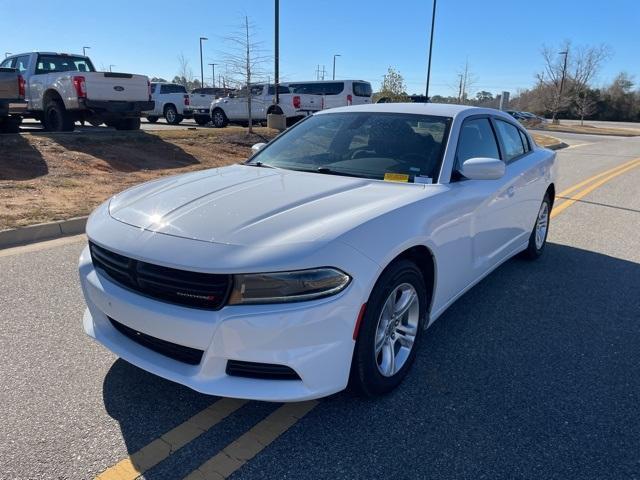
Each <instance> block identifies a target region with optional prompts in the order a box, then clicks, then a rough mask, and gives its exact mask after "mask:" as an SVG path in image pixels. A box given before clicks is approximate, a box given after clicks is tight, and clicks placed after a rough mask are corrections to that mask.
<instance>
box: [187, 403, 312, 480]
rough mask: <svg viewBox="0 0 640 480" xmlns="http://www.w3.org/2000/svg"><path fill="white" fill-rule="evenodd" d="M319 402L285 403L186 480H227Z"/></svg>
mask: <svg viewBox="0 0 640 480" xmlns="http://www.w3.org/2000/svg"><path fill="white" fill-rule="evenodd" d="M318 403H319V402H318V401H316V400H311V401H308V402H298V403H286V404H284V405H283V406H281V407H280V408H278V409H277V410H275V411H274V412H272V413H271V414H270V415H269V416H267V418H265V419H264V420H262V421H261V422H259V423H257V424H256V425H255V426H254V427H253V428H252V429H251V430H249V431H247V432H246V433H245V434H244V435H242V436H241V437H239V438H238V439H237V440H234V441H233V442H231V443H230V444H229V445H227V446H226V447H224V448H223V449H222V450H221V451H220V452H218V453H217V454H216V455H214V456H213V457H211V458H210V459H209V460H207V461H206V462H204V463H203V464H202V465H200V466H199V467H198V468H197V469H195V470H194V471H193V472H191V473H190V474H189V475H187V476H186V477H185V479H184V480H222V479H225V478H227V477H228V476H230V475H231V474H232V473H233V472H235V471H236V470H238V469H239V468H240V467H242V466H243V465H244V464H245V463H247V462H248V461H249V460H251V459H252V458H253V457H255V456H256V455H257V454H258V453H260V452H261V451H262V450H263V449H264V448H265V447H267V446H268V445H269V444H270V443H271V442H273V441H274V440H275V439H276V438H278V437H279V436H280V435H282V434H283V433H284V432H286V431H287V430H288V429H289V428H291V427H292V426H293V425H294V424H295V423H296V422H297V421H298V420H300V419H301V418H302V417H304V416H305V415H306V414H307V413H309V412H310V411H311V410H313V408H315V406H316V405H318Z"/></svg>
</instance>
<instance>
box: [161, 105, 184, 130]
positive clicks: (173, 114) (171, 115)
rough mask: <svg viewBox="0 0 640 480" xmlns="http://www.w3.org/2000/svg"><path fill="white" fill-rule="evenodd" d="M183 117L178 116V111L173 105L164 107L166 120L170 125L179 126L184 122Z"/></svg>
mask: <svg viewBox="0 0 640 480" xmlns="http://www.w3.org/2000/svg"><path fill="white" fill-rule="evenodd" d="M183 118H184V117H183V116H182V115H178V110H177V109H176V107H175V106H173V105H167V106H166V107H164V119H165V120H166V121H167V123H168V124H169V125H179V124H180V122H182V120H183Z"/></svg>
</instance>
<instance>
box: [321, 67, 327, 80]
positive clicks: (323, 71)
mask: <svg viewBox="0 0 640 480" xmlns="http://www.w3.org/2000/svg"><path fill="white" fill-rule="evenodd" d="M326 73H327V71H326V70H325V68H324V65H322V81H324V76H325V74H326Z"/></svg>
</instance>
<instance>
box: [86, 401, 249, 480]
mask: <svg viewBox="0 0 640 480" xmlns="http://www.w3.org/2000/svg"><path fill="white" fill-rule="evenodd" d="M246 403H247V401H246V400H237V399H233V398H222V399H220V400H218V401H217V402H215V403H213V404H211V405H209V406H208V407H207V408H205V409H204V410H202V411H200V412H199V413H197V414H195V415H194V416H193V417H191V418H190V419H188V420H187V421H185V422H183V423H181V424H180V425H178V426H177V427H175V428H174V429H172V430H169V431H168V432H167V433H165V434H164V435H162V436H161V437H159V438H156V439H155V440H153V441H152V442H151V443H149V444H147V445H145V446H144V447H142V448H141V449H140V450H138V451H137V452H135V453H133V454H132V455H130V456H129V457H127V458H125V459H124V460H121V461H120V462H118V463H116V464H115V465H113V466H112V467H109V468H108V469H106V470H105V471H104V472H102V473H101V474H100V475H98V476H97V477H96V480H135V479H136V478H138V477H139V476H140V475H142V474H143V473H144V472H146V471H147V470H149V469H150V468H152V467H155V466H156V465H158V464H159V463H160V462H162V461H163V460H165V459H166V458H167V457H169V455H171V454H172V453H174V452H175V451H176V450H179V449H180V448H182V447H184V446H185V445H186V444H187V443H189V442H191V441H192V440H194V439H196V438H198V437H199V436H200V435H202V434H203V433H205V432H206V431H207V430H209V429H210V428H211V427H213V426H214V425H216V424H217V423H220V422H221V421H222V420H223V419H225V418H226V417H228V416H229V415H231V414H232V413H233V412H235V411H236V410H238V409H239V408H240V407H242V406H243V405H244V404H246Z"/></svg>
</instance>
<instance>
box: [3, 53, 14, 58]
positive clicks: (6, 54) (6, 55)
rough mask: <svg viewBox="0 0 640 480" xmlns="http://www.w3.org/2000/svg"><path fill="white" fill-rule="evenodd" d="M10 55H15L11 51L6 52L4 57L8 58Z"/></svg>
mask: <svg viewBox="0 0 640 480" xmlns="http://www.w3.org/2000/svg"><path fill="white" fill-rule="evenodd" d="M9 55H13V53H11V52H4V58H7V57H8V56H9Z"/></svg>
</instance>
